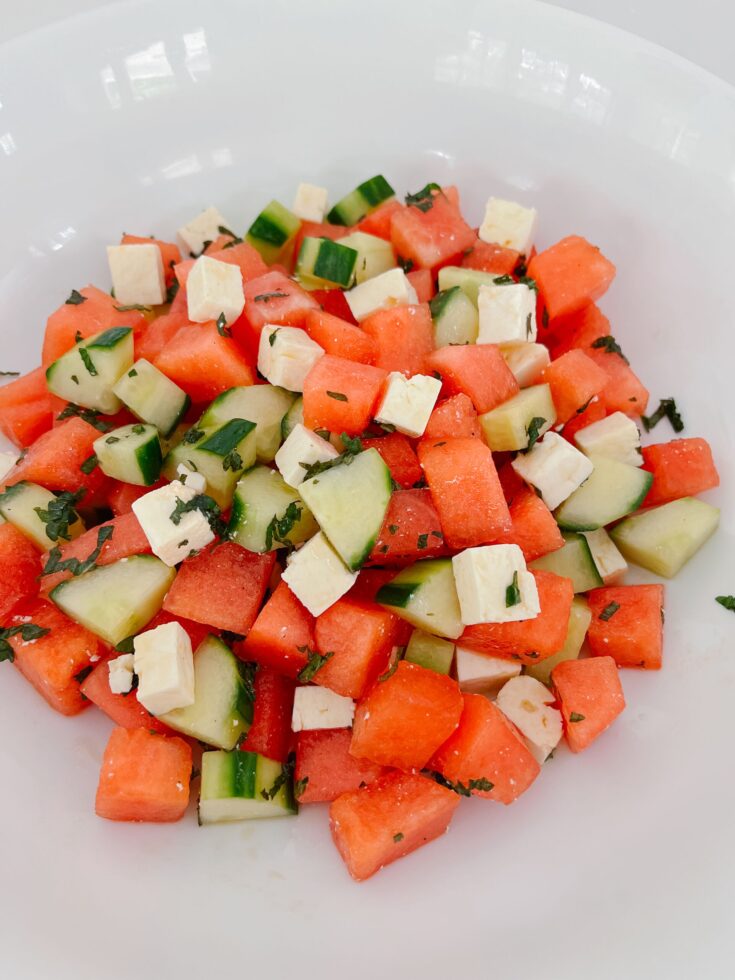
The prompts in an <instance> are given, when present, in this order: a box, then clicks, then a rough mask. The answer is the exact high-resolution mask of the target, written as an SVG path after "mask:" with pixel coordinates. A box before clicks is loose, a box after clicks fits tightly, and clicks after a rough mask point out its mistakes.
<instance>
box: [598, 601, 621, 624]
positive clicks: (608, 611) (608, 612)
mask: <svg viewBox="0 0 735 980" xmlns="http://www.w3.org/2000/svg"><path fill="white" fill-rule="evenodd" d="M618 609H620V603H619V602H609V603H608V604H607V605H606V606H605V608H604V609H603V610H602V612H601V613H600V616H599V618H600V619H601V620H602V621H603V623H606V622H607V621H608V619H612V618H613V616H614V615H615V613H616V612H617V611H618Z"/></svg>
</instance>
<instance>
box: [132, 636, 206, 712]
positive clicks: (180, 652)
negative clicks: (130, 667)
mask: <svg viewBox="0 0 735 980" xmlns="http://www.w3.org/2000/svg"><path fill="white" fill-rule="evenodd" d="M133 646H134V648H135V656H134V661H133V662H134V665H135V673H136V674H137V675H138V700H139V701H140V703H141V704H142V705H143V707H144V708H145V709H146V711H150V713H151V714H152V715H165V714H166V712H167V711H173V710H174V709H175V708H186V707H187V706H188V705H190V704H194V654H193V653H192V649H191V640H190V639H189V634H188V633H187V632H186V630H185V629H184V628H183V626H182V625H181V623H175V622H174V623H164V624H163V625H162V626H157V627H156V628H155V629H152V630H146V632H145V633H138V635H137V636H136V637H135V640H134V641H133Z"/></svg>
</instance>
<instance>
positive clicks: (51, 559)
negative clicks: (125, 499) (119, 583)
mask: <svg viewBox="0 0 735 980" xmlns="http://www.w3.org/2000/svg"><path fill="white" fill-rule="evenodd" d="M114 530H115V528H114V526H113V525H112V524H104V525H103V526H102V527H100V528H98V529H97V544H96V546H95V548H94V550H93V551H91V552H90V553H89V554H88V555H87V557H86V558H84V559H83V560H82V561H80V560H79V559H78V558H65V559H63V560H62V558H61V548H59V546H58V545H56V546H55V547H53V548H52V549H51V551H49V553H48V560H47V562H46V564H45V566H44V569H43V571H42V572H41V575H53V574H54V573H55V572H71V573H72V575H74V576H75V577H76V576H77V575H83V574H84V573H85V572H88V571H89V570H90V568H94V567H95V564H96V562H97V559H98V558H99V556H100V554H101V552H102V547H103V545H104V544H105V542H106V541H109V540H110V538H111V537H112V534H113V531H114Z"/></svg>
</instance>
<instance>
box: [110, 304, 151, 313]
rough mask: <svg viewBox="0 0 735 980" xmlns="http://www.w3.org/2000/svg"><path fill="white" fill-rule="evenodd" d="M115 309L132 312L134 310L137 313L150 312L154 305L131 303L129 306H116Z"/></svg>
mask: <svg viewBox="0 0 735 980" xmlns="http://www.w3.org/2000/svg"><path fill="white" fill-rule="evenodd" d="M115 309H116V310H117V312H118V313H132V312H133V310H135V312H136V313H150V311H151V310H152V309H153V307H151V306H142V305H141V304H140V303H131V304H130V305H129V306H116V307H115Z"/></svg>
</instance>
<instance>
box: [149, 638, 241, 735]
mask: <svg viewBox="0 0 735 980" xmlns="http://www.w3.org/2000/svg"><path fill="white" fill-rule="evenodd" d="M245 670H246V668H245V665H244V664H243V663H242V661H240V660H238V659H237V657H236V656H235V654H234V653H233V652H232V650H230V648H229V647H228V646H227V644H226V643H223V642H222V640H220V639H218V638H217V637H216V636H212V635H210V636H208V637H207V638H206V639H204V640H202V642H201V643H200V644H199V646H198V647H197V648H196V650H195V651H194V695H195V701H194V704H190V705H188V707H186V708H175V709H174V710H173V711H168V712H167V713H166V714H164V715H160V716H159V718H160V720H161V721H162V722H163V723H164V724H165V725H168V726H169V727H170V728H173V729H175V730H176V731H177V732H182V733H183V734H184V735H190V736H191V737H192V738H198V739H199V740H200V741H201V742H206V743H207V745H214V746H215V747H216V748H218V749H234V747H235V746H236V745H237V741H238V739H239V738H240V736H241V735H242V734H243V733H245V732H247V730H248V728H249V727H250V722H251V721H252V720H253V698H252V688H251V686H250V685H249V684H247V683H246V681H245V677H244V671H245Z"/></svg>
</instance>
